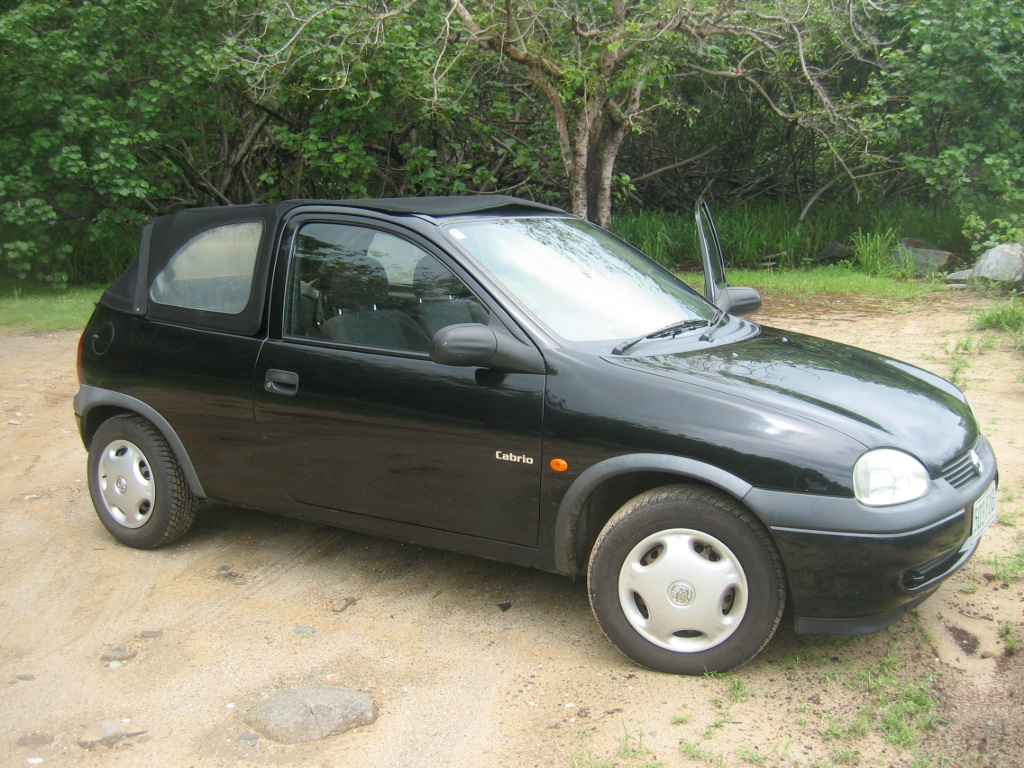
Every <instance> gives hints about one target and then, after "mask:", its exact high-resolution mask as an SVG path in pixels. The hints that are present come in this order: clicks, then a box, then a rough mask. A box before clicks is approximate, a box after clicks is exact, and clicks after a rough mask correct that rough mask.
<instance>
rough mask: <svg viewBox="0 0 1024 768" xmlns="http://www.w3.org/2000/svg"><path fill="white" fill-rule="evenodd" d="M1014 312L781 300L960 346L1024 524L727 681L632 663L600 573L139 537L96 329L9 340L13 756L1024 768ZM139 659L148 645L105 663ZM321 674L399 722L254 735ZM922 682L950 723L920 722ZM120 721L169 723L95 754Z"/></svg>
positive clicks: (862, 341)
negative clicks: (608, 635)
mask: <svg viewBox="0 0 1024 768" xmlns="http://www.w3.org/2000/svg"><path fill="white" fill-rule="evenodd" d="M987 301H988V300H986V299H980V298H976V297H972V296H967V295H945V294H944V295H940V296H936V297H934V298H931V299H927V300H925V301H923V302H920V303H918V302H915V303H914V304H913V305H911V306H909V307H908V306H886V305H877V306H871V307H864V306H858V307H852V306H849V305H846V304H840V305H837V306H832V307H825V308H824V309H823V308H822V307H821V306H820V305H819V306H818V307H816V308H814V309H813V314H812V311H811V309H810V308H808V307H800V306H786V305H773V304H772V301H771V297H768V302H767V304H766V307H767V310H766V311H765V312H764V313H763V314H762V316H761V317H760V318H759V319H761V320H762V322H768V323H770V324H773V325H777V326H780V327H783V328H789V329H792V330H797V331H802V332H809V333H814V334H817V335H821V336H826V337H829V338H834V339H837V340H841V341H846V342H850V343H854V344H857V345H859V346H864V347H868V348H870V349H874V350H876V351H879V352H883V353H886V354H890V355H893V356H896V357H900V358H903V359H906V360H908V361H910V362H913V363H916V364H918V365H921V366H923V367H925V368H929V369H931V370H934V371H936V372H939V373H941V374H943V375H947V376H948V375H950V373H951V368H950V363H951V360H952V359H953V355H954V353H956V351H957V348H958V346H959V349H960V351H961V353H962V354H961V355H960V356H961V357H962V358H963V359H964V360H966V363H967V366H966V368H964V369H963V370H961V371H960V373H959V374H958V376H959V378H960V379H961V380H962V381H964V382H965V383H966V391H967V393H968V395H969V396H970V398H971V400H972V403H973V405H974V407H975V409H976V411H977V412H978V415H979V417H980V419H981V421H982V422H983V424H984V426H985V429H986V432H987V433H988V434H989V436H990V438H991V439H992V441H993V443H994V445H995V447H996V451H997V455H998V456H999V460H1000V466H1001V474H1002V490H1001V506H1000V515H1001V519H1000V522H999V523H998V524H997V525H996V526H994V527H993V528H992V529H991V530H990V533H989V534H988V536H987V538H986V540H985V541H984V542H983V545H982V550H981V553H980V556H979V557H977V558H975V560H974V561H972V563H971V564H969V565H968V567H967V568H966V569H965V570H964V571H963V572H961V573H960V574H958V575H957V576H955V577H954V578H953V579H951V580H950V581H949V582H947V584H946V585H944V587H943V588H942V589H941V590H940V592H939V593H938V594H937V595H936V596H935V597H933V598H932V599H931V600H930V601H929V602H927V603H926V604H925V605H924V606H922V607H921V608H920V609H919V610H918V611H917V613H916V615H912V616H909V617H907V618H905V619H904V620H903V621H901V622H900V623H899V624H897V625H896V626H895V627H893V628H891V629H889V630H886V631H884V632H881V633H878V634H876V635H871V636H867V637H859V638H840V639H834V638H821V637H802V636H796V635H794V634H793V633H792V631H791V629H790V628H789V626H788V625H786V620H785V619H784V626H783V627H782V629H781V630H780V631H779V633H778V635H777V636H776V638H775V640H774V641H773V642H772V643H771V644H770V645H769V646H768V648H767V649H766V650H765V652H764V653H763V654H762V655H761V656H760V657H758V658H757V659H755V660H754V661H753V662H751V663H750V664H748V665H747V666H746V667H744V668H742V669H741V670H739V671H737V672H736V673H734V674H732V675H728V676H713V677H705V678H679V677H672V676H668V675H662V674H657V673H653V672H649V671H646V670H643V669H638V668H636V667H635V666H633V665H631V664H630V662H629V661H628V660H626V659H625V658H624V657H622V656H621V655H620V654H619V653H618V652H617V651H616V650H615V649H614V648H613V647H612V646H611V645H610V644H609V643H608V642H607V641H606V640H605V639H604V638H603V637H602V635H601V633H600V631H599V630H598V628H597V626H596V623H595V622H594V621H593V619H592V618H591V616H590V613H589V609H588V606H587V599H586V592H585V587H584V584H582V583H581V582H575V583H574V582H572V581H570V580H568V579H565V578H562V577H558V576H554V575H550V574H545V573H540V572H536V571H530V570H526V569H522V568H516V567H512V566H507V565H503V564H499V563H492V562H488V561H484V560H478V559H474V558H470V557H463V556H458V555H452V554H448V553H445V552H439V551H434V550H429V549H425V548H420V547H414V546H409V545H404V544H399V543H395V542H391V541H387V540H382V539H375V538H371V537H366V536H361V535H356V534H352V533H348V532H345V531H341V530H334V529H329V528H325V527H322V526H318V525H312V524H308V523H303V522H296V521H293V520H287V519H284V518H278V517H273V516H270V515H265V514H260V513H254V512H250V511H244V510H237V509H230V508H224V507H219V506H210V507H207V508H205V509H204V510H203V511H201V512H200V516H199V519H198V520H197V523H196V525H195V527H194V529H193V530H192V532H191V533H190V534H189V535H188V536H186V537H185V538H184V539H183V540H182V541H180V542H179V543H177V544H174V545H172V546H169V547H166V548H164V549H161V550H158V551H153V552H140V551H135V550H132V549H129V548H126V547H122V546H119V545H117V544H116V543H115V542H114V541H113V540H112V539H110V538H109V536H108V535H107V534H106V532H105V530H104V529H103V528H102V526H101V525H100V524H99V522H98V520H97V519H96V518H95V515H94V513H93V511H92V507H91V503H90V501H89V496H88V491H87V489H86V485H85V479H84V473H85V451H84V450H83V448H82V446H81V444H80V442H79V439H78V435H77V433H76V431H75V425H74V419H73V415H72V409H71V397H72V395H73V393H74V391H75V389H76V387H77V383H76V380H75V373H74V354H75V344H76V341H77V333H73V332H60V333H49V334H39V335H30V334H15V333H12V332H10V331H0V360H2V370H3V373H4V377H3V379H4V380H3V383H2V384H0V455H2V456H4V457H6V461H4V462H3V463H2V464H0V537H2V538H0V541H2V544H0V766H21V765H44V766H108V765H109V766H143V767H145V766H154V767H157V766H159V767H160V768H170V767H173V768H185V767H186V766H195V767H196V768H200V767H205V766H229V765H230V766H275V765H285V766H290V765H296V766H297V765H302V766H324V767H325V768H326V767H327V766H331V767H335V766H347V767H351V768H358V767H360V766H371V765H372V766H395V767H396V768H401V767H402V766H436V767H438V768H440V767H442V766H460V767H461V766H488V767H489V766H566V767H571V766H593V767H594V768H596V766H598V765H621V766H641V765H644V766H646V765H655V764H661V765H664V766H690V765H694V766H696V765H720V766H732V765H748V764H750V765H755V764H759V765H769V766H832V765H862V766H912V765H913V766H925V765H964V766H968V765H969V766H1018V765H1021V764H1022V763H1024V733H1022V731H1024V728H1022V727H1021V726H1022V725H1024V716H1022V715H1021V709H1022V708H1021V705H1022V704H1024V701H1022V698H1024V649H1022V650H1021V651H1020V652H1018V653H1016V654H1011V653H1007V651H1006V647H1007V635H1008V634H1009V637H1010V638H1012V637H1014V636H1015V637H1016V638H1019V639H1021V640H1022V641H1024V586H1022V584H1021V583H1010V584H1004V583H1001V582H1000V581H999V579H997V578H994V568H993V566H992V565H991V563H990V561H991V558H992V557H993V556H995V555H999V554H1003V553H1006V552H1009V551H1012V550H1015V549H1016V547H1017V543H1016V542H1017V537H1018V535H1019V534H1018V530H1019V526H1022V525H1024V522H1022V521H1024V518H1022V517H1021V511H1022V504H1021V502H1020V498H1021V497H1022V496H1024V462H1022V459H1021V452H1020V449H1019V444H1018V441H1019V440H1022V439H1024V382H1022V381H1021V379H1020V378H1019V374H1020V373H1021V372H1022V371H1024V357H1022V356H1021V355H1020V354H1017V353H1014V352H1013V351H1012V350H1011V349H1010V348H1009V343H1008V341H1007V340H1006V339H1005V338H1004V337H1001V336H999V335H986V334H980V333H976V332H972V331H971V330H970V318H971V314H972V312H973V311H976V310H977V309H978V308H979V307H982V306H984V305H985V303H986V302H987ZM964 339H970V340H971V341H970V342H965V341H963V340H964ZM968 344H969V345H970V351H969V352H965V351H964V350H965V349H966V348H967V346H968ZM350 597H351V598H355V599H356V602H354V603H353V604H351V605H350V606H349V607H348V608H347V609H346V610H344V611H342V612H339V611H336V610H333V609H334V608H336V607H339V603H342V602H344V601H345V599H346V598H350ZM508 604H511V607H509V605H508ZM123 645H130V646H132V648H133V649H134V651H135V652H137V655H135V656H134V658H130V659H128V660H126V661H124V662H123V663H120V664H118V663H113V664H112V663H110V662H107V661H104V660H102V658H101V657H102V656H103V654H104V653H105V652H106V651H108V650H109V649H110V648H112V647H116V646H123ZM314 682H327V683H334V684H339V685H345V686H348V687H352V688H356V689H360V690H365V691H367V692H369V693H370V694H371V695H372V696H373V697H374V699H375V700H376V702H377V704H378V706H379V709H380V717H379V719H378V720H377V722H376V723H374V724H373V725H371V726H367V727H364V728H360V729H357V730H354V731H350V732H349V733H347V734H343V735H340V736H335V737H332V738H330V739H327V740H324V741H320V742H317V743H314V744H309V745H300V746H286V745H281V744H276V743H274V742H271V741H269V740H267V739H253V738H252V736H251V734H249V733H248V731H249V728H248V726H246V725H245V723H244V722H243V720H242V717H241V714H242V713H243V712H244V711H245V710H246V709H247V708H248V707H251V706H252V705H253V704H255V703H256V702H258V701H260V700H261V699H262V698H263V697H265V696H267V695H268V694H270V693H272V692H274V691H275V690H278V689H281V688H284V687H289V686H295V685H300V684H307V683H314ZM918 689H920V690H921V691H923V692H924V693H923V700H924V702H925V708H924V709H923V710H922V709H919V710H918V713H917V715H913V716H911V715H907V714H902V715H901V714H900V711H899V709H898V706H897V704H898V702H899V701H901V700H902V699H900V695H901V692H902V693H903V694H909V693H912V692H914V691H915V690H918ZM930 703H934V706H935V709H934V711H933V712H932V713H931V715H932V718H931V719H932V720H933V723H932V724H931V725H930V726H926V725H924V724H923V723H924V721H923V720H922V719H921V716H920V715H921V712H924V713H925V714H926V715H927V706H928V705H929V704H930ZM887 716H889V717H894V718H895V719H896V720H902V722H903V723H904V724H906V725H909V726H911V727H910V728H909V729H908V733H909V735H908V736H907V737H906V739H905V740H904V743H902V744H898V743H894V741H895V737H894V735H893V725H892V723H890V724H889V726H885V725H884V723H885V722H886V717H887ZM100 719H120V720H125V721H130V723H131V725H132V726H134V727H136V728H138V729H144V730H145V733H143V734H141V735H138V736H134V737H131V738H127V739H124V740H123V741H121V742H120V743H118V744H116V745H115V746H113V747H112V748H106V747H98V748H96V749H93V750H86V749H83V748H82V747H80V746H79V745H78V743H77V741H78V738H79V736H80V735H81V734H82V732H83V731H84V730H85V728H86V727H87V726H88V725H89V724H91V723H93V722H94V721H97V720H100ZM915 724H916V725H915ZM243 735H245V736H246V738H240V737H242V736H243Z"/></svg>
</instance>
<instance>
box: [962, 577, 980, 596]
mask: <svg viewBox="0 0 1024 768" xmlns="http://www.w3.org/2000/svg"><path fill="white" fill-rule="evenodd" d="M980 586H981V583H980V582H979V581H978V580H977V579H974V578H971V577H968V578H967V579H966V580H965V581H964V583H963V584H962V585H961V586H960V591H961V592H962V593H963V594H965V595H973V594H974V593H975V592H977V591H978V587H980Z"/></svg>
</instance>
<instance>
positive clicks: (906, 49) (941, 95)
mask: <svg viewBox="0 0 1024 768" xmlns="http://www.w3.org/2000/svg"><path fill="white" fill-rule="evenodd" d="M887 21H888V22H889V23H890V24H892V26H893V28H894V29H895V30H896V31H897V33H898V35H897V37H896V40H895V42H894V43H893V44H892V45H891V46H890V47H889V48H888V50H887V51H886V57H885V60H886V64H887V69H886V71H885V72H884V73H883V74H881V75H880V76H879V77H878V78H877V79H876V80H875V91H874V93H873V98H872V101H873V104H874V105H875V106H876V107H877V108H880V111H878V112H876V113H875V114H873V115H872V116H871V117H870V118H869V119H867V120H866V126H867V128H868V130H869V131H870V132H871V133H872V134H873V136H875V137H876V138H877V139H878V140H879V141H881V142H882V146H883V147H884V150H883V151H885V152H887V153H895V154H896V155H897V156H898V157H899V159H900V160H902V162H903V163H904V164H905V166H906V168H907V169H909V171H910V172H912V173H913V174H914V175H915V176H916V177H917V178H918V179H920V181H921V182H923V183H924V184H925V185H926V187H927V188H928V189H929V190H930V191H931V193H932V194H933V195H934V196H936V197H937V198H940V199H949V200H951V201H952V202H954V203H955V204H956V205H957V206H958V208H959V211H960V214H961V216H960V217H961V219H962V220H963V221H964V224H965V226H964V231H965V234H966V235H967V236H968V237H969V238H970V239H971V241H972V243H974V244H975V245H976V246H978V247H982V246H985V245H987V244H989V243H992V242H994V241H996V240H1004V241H1005V240H1006V239H1010V240H1015V239H1021V236H1022V234H1024V140H1022V139H1024V55H1022V54H1021V47H1020V39H1021V36H1022V35H1024V2H1022V0H978V2H972V3H961V2H956V0H921V2H916V3H899V4H893V5H892V6H891V7H890V15H889V17H888V19H887Z"/></svg>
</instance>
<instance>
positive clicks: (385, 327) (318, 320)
mask: <svg viewBox="0 0 1024 768" xmlns="http://www.w3.org/2000/svg"><path fill="white" fill-rule="evenodd" d="M290 270H291V271H290V275H289V283H288V301H287V302H286V311H285V327H284V333H285V335H286V336H293V337H294V336H297V337H304V338H317V339H326V340H329V341H337V342H341V343H343V344H352V345H355V346H365V347H376V348H382V349H390V350H397V351H406V352H426V351H427V349H428V348H429V346H430V339H431V337H432V336H433V335H434V334H435V333H437V331H439V330H440V329H441V328H444V327H445V326H448V325H453V324H455V323H487V322H488V319H489V315H488V312H487V310H486V309H485V308H484V306H483V305H482V304H481V303H480V302H479V301H477V299H476V298H475V296H473V293H472V292H471V291H470V290H469V288H468V287H467V286H466V285H465V283H463V282H462V281H461V280H460V279H459V277H458V276H457V275H455V274H454V273H453V272H452V271H451V270H450V269H448V267H446V266H445V265H444V264H442V263H441V262H440V261H438V260H437V259H436V258H435V257H434V256H432V255H431V254H429V253H427V252H426V251H424V250H423V249H422V248H420V247H419V246H416V245H414V244H413V243H410V242H409V241H407V240H403V239H402V238H400V237H396V236H395V235H392V234H390V233H387V232H381V231H379V230H375V229H369V228H366V227H358V226H353V225H350V224H331V223H324V222H315V223H309V224H305V225H303V226H302V227H301V228H300V230H299V232H298V233H297V235H296V238H295V245H294V250H293V254H292V260H291V268H290Z"/></svg>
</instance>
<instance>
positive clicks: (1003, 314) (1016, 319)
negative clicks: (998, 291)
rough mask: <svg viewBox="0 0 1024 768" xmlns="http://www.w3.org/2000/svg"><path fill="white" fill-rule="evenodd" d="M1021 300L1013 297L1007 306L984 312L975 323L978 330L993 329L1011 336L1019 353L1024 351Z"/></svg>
mask: <svg viewBox="0 0 1024 768" xmlns="http://www.w3.org/2000/svg"><path fill="white" fill-rule="evenodd" d="M1019 298H1020V297H1019V296H1011V297H1010V300H1009V301H1007V302H1006V303H1005V304H1002V305H1000V306H998V307H993V308H992V309H989V310H987V311H985V312H982V313H981V315H979V317H978V319H977V321H976V322H975V327H976V328H977V329H978V330H985V329H988V328H993V329H995V330H999V331H1004V332H1006V333H1008V334H1010V336H1011V337H1012V338H1013V342H1014V345H1015V347H1016V349H1017V351H1021V350H1024V302H1022V301H1019V300H1018V299H1019Z"/></svg>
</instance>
